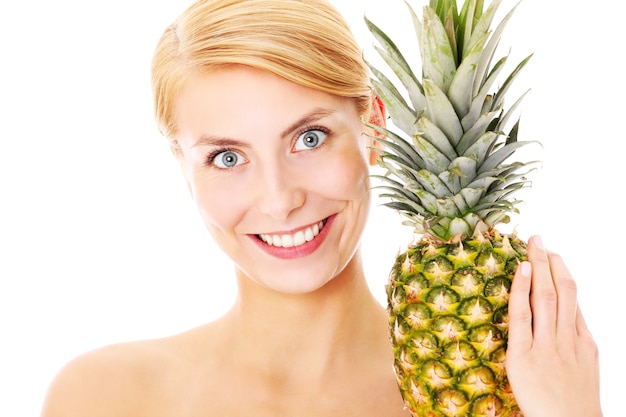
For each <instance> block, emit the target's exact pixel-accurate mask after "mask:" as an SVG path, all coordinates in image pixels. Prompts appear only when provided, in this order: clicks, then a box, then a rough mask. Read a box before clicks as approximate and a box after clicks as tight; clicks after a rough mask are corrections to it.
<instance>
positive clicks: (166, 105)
mask: <svg viewBox="0 0 626 417" xmlns="http://www.w3.org/2000/svg"><path fill="white" fill-rule="evenodd" d="M233 64H243V65H249V66H251V67H255V68H258V69H262V70H267V71H270V72H272V73H274V74H276V75H278V76H281V77H283V78H285V79H287V80H289V81H292V82H294V83H297V84H299V85H302V86H306V87H310V88H314V89H317V90H320V91H324V92H327V93H330V94H335V95H338V96H342V97H347V98H351V99H354V100H355V103H356V106H357V109H358V111H359V113H360V114H361V115H365V114H366V113H367V112H368V111H369V106H370V103H371V98H372V95H371V90H370V79H369V71H368V68H367V66H366V65H365V63H364V60H363V56H362V51H361V49H360V48H359V46H358V44H357V43H356V40H355V39H354V36H353V34H352V32H351V31H350V28H349V27H348V25H347V23H346V22H345V21H344V19H343V17H342V16H341V15H340V14H339V12H338V11H337V10H336V9H335V8H334V7H333V6H332V5H331V4H330V3H328V2H327V1H326V0H199V1H197V2H195V3H194V4H192V5H191V6H190V7H189V8H188V9H187V10H186V11H185V12H184V13H183V14H182V15H181V16H180V17H179V18H178V19H177V20H176V21H175V22H174V23H173V24H172V25H170V26H169V27H168V28H167V29H166V30H165V32H164V33H163V35H162V36H161V39H160V40H159V42H158V44H157V47H156V50H155V52H154V57H153V61H152V89H153V98H154V106H155V113H156V114H155V116H156V121H157V125H158V128H159V130H160V131H161V133H162V134H163V135H164V136H166V137H168V138H170V139H171V140H173V141H174V142H175V137H176V135H177V126H176V121H175V116H176V110H175V108H174V103H175V100H176V98H177V95H178V94H179V92H180V91H181V89H182V88H183V87H184V85H185V82H186V79H187V77H188V76H189V75H190V74H193V73H194V72H197V71H210V70H212V69H215V68H219V67H223V66H228V65H233ZM173 145H174V144H173Z"/></svg>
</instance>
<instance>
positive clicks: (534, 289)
mask: <svg viewBox="0 0 626 417" xmlns="http://www.w3.org/2000/svg"><path fill="white" fill-rule="evenodd" d="M527 256H528V260H529V261H530V263H531V264H532V276H531V291H530V306H531V309H532V315H533V336H534V338H535V340H546V341H548V342H551V341H553V340H554V338H555V336H556V320H557V293H556V288H555V286H554V282H553V280H552V273H551V270H550V261H549V260H548V254H547V252H546V250H545V249H544V247H543V242H542V241H541V238H540V237H539V236H533V237H531V238H530V241H529V242H528V251H527Z"/></svg>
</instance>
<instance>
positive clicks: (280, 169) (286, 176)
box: [257, 164, 306, 220]
mask: <svg viewBox="0 0 626 417" xmlns="http://www.w3.org/2000/svg"><path fill="white" fill-rule="evenodd" d="M296 171H297V170H295V169H293V167H292V168H291V169H290V168H289V167H288V166H286V165H285V164H282V165H281V164H272V166H267V167H264V169H262V170H261V172H260V173H259V178H258V179H259V180H260V181H259V183H260V186H259V188H258V190H257V192H258V206H259V210H260V211H261V212H262V213H263V214H265V215H268V216H270V217H272V218H274V219H275V220H285V219H287V218H288V217H289V215H290V214H291V213H292V212H293V211H294V210H297V209H298V208H300V207H302V206H303V205H304V202H305V200H306V192H305V190H304V188H303V186H302V182H301V181H302V173H301V172H296Z"/></svg>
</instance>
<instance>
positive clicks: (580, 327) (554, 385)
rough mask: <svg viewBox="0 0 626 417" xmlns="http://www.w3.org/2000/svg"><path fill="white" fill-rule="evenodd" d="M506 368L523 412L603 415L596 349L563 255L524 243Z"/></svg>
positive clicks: (536, 239) (511, 307) (582, 416)
mask: <svg viewBox="0 0 626 417" xmlns="http://www.w3.org/2000/svg"><path fill="white" fill-rule="evenodd" d="M509 326H510V329H509V346H508V349H507V357H506V369H507V373H508V376H509V380H510V383H511V387H512V388H513V392H514V394H515V397H516V400H517V401H518V403H519V404H520V406H521V408H522V410H523V412H524V416H526V417H532V416H537V417H540V416H563V417H565V416H569V417H586V416H602V411H601V407H600V377H599V365H598V349H597V346H596V344H595V342H594V340H593V337H592V336H591V333H590V332H589V329H588V328H587V325H586V324H585V320H584V318H583V315H582V313H581V311H580V308H579V306H578V303H577V301H576V283H575V281H574V279H573V278H572V275H571V274H570V272H569V271H568V269H567V267H566V266H565V263H564V262H563V259H562V258H561V257H560V256H559V255H557V254H555V253H552V252H549V251H547V250H546V249H545V248H544V246H543V242H542V240H541V238H540V237H539V236H533V237H531V239H530V240H529V243H528V262H524V263H522V264H521V265H520V267H519V268H518V270H517V272H516V274H515V278H514V280H513V285H512V287H511V297H510V300H509Z"/></svg>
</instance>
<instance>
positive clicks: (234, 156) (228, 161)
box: [211, 151, 245, 169]
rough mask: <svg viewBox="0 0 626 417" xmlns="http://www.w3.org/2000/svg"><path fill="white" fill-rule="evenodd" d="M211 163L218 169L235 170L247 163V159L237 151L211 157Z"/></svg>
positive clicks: (224, 152)
mask: <svg viewBox="0 0 626 417" xmlns="http://www.w3.org/2000/svg"><path fill="white" fill-rule="evenodd" d="M211 162H213V164H215V166H217V167H218V168H222V169H228V168H233V167H235V166H237V165H240V164H242V163H244V162H245V158H244V157H243V156H241V155H240V154H238V153H237V152H235V151H223V152H219V153H217V154H216V155H214V156H212V157H211Z"/></svg>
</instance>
